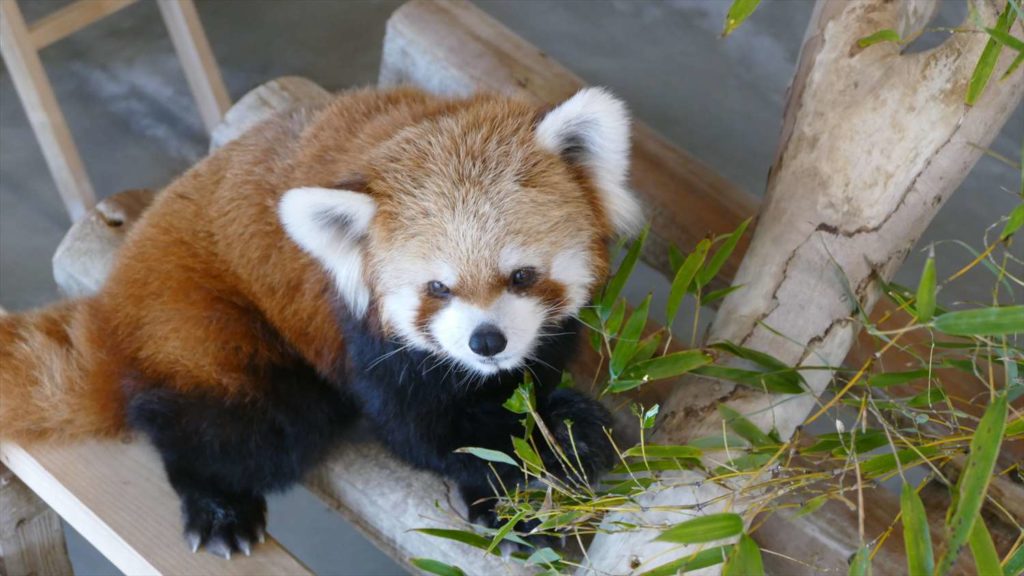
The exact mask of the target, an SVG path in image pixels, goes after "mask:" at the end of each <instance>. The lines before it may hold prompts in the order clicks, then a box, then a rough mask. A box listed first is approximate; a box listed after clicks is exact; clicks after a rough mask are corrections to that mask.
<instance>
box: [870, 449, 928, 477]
mask: <svg viewBox="0 0 1024 576" xmlns="http://www.w3.org/2000/svg"><path fill="white" fill-rule="evenodd" d="M938 453H939V450H938V448H935V447H934V446H924V447H921V448H918V449H917V450H912V449H910V448H907V449H906V450H899V451H898V452H896V453H895V454H892V453H889V454H879V455H878V456H872V457H871V458H868V459H867V460H864V461H863V462H861V464H860V473H861V475H862V476H864V478H877V477H879V476H884V475H886V474H888V473H890V472H892V471H894V470H896V466H897V465H896V460H897V459H898V460H899V465H900V466H904V467H906V466H916V465H917V464H918V463H919V462H921V461H922V460H921V457H922V456H923V457H925V458H931V457H932V456H935V455H936V454H938Z"/></svg>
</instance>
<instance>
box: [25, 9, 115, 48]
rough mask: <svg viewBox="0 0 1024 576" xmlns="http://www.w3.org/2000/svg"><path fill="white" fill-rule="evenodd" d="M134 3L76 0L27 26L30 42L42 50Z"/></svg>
mask: <svg viewBox="0 0 1024 576" xmlns="http://www.w3.org/2000/svg"><path fill="white" fill-rule="evenodd" d="M134 3H135V0H78V1H77V2H74V3H73V4H70V5H68V6H65V7H63V8H61V9H60V10H57V11H55V12H53V13H52V14H47V15H46V16H44V17H43V18H40V19H39V20H37V21H35V22H33V23H32V25H31V26H29V28H28V31H29V35H30V36H31V37H32V44H33V45H35V47H36V50H42V49H43V48H45V47H47V46H49V45H50V44H53V43H54V42H56V41H58V40H60V39H62V38H67V37H68V36H70V35H72V34H74V33H75V32H78V31H79V30H81V29H82V28H85V27H86V26H88V25H90V24H92V23H94V22H96V21H98V20H102V19H103V18H106V17H107V16H110V15H111V14H113V13H114V12H117V11H118V10H120V9H122V8H125V7H127V6H131V5H132V4H134Z"/></svg>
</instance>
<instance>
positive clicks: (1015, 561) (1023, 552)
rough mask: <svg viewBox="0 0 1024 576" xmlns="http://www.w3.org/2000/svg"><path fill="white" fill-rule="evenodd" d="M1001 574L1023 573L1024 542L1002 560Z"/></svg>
mask: <svg viewBox="0 0 1024 576" xmlns="http://www.w3.org/2000/svg"><path fill="white" fill-rule="evenodd" d="M1003 574H1024V543H1021V544H1020V545H1019V546H1017V550H1015V551H1013V552H1012V554H1010V555H1008V556H1007V557H1006V560H1004V561H1003Z"/></svg>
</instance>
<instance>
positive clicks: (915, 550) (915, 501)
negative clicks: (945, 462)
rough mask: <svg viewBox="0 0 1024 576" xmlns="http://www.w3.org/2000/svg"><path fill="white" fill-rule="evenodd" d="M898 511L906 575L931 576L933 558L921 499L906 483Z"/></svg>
mask: <svg viewBox="0 0 1024 576" xmlns="http://www.w3.org/2000/svg"><path fill="white" fill-rule="evenodd" d="M900 511H901V512H902V514H903V543H904V546H905V547H906V553H907V573H908V574H910V575H911V576H917V575H918V574H921V575H924V576H931V573H932V571H933V570H934V569H935V558H934V556H933V555H932V539H931V532H930V531H929V529H928V516H927V514H925V511H924V504H923V503H922V502H921V497H920V496H919V495H918V494H917V491H916V490H914V487H913V486H911V485H910V484H907V483H906V482H904V483H903V490H902V492H900Z"/></svg>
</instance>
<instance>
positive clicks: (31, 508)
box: [0, 465, 72, 576]
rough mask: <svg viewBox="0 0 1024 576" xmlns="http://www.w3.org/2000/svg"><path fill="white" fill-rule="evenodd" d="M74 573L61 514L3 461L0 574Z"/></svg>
mask: <svg viewBox="0 0 1024 576" xmlns="http://www.w3.org/2000/svg"><path fill="white" fill-rule="evenodd" d="M71 573H72V572H71V561H70V560H69V559H68V549H67V544H66V543H65V542H64V528H63V526H61V524H60V516H58V515H57V513H56V512H54V511H53V510H51V509H50V507H49V506H47V505H46V503H44V502H43V501H42V500H40V499H39V497H38V496H36V495H35V493H34V492H32V490H30V489H29V488H28V486H25V483H24V482H22V481H21V480H19V479H18V477H17V476H15V475H14V473H13V472H11V471H10V470H8V469H7V467H5V466H3V465H0V574H3V576H30V575H33V574H36V575H42V574H46V575H53V576H64V575H67V576H71Z"/></svg>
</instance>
